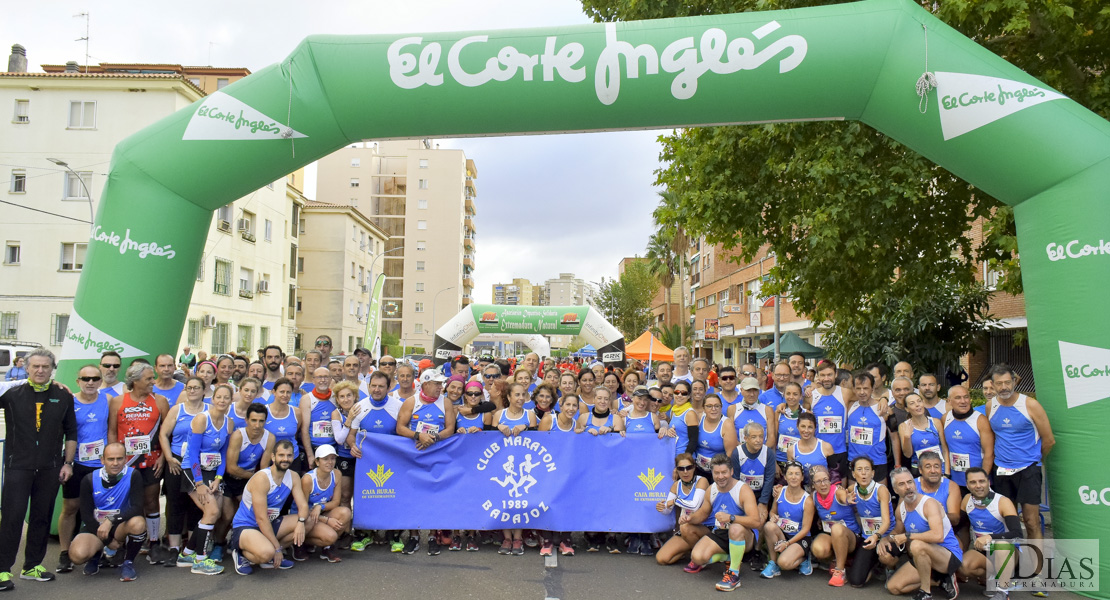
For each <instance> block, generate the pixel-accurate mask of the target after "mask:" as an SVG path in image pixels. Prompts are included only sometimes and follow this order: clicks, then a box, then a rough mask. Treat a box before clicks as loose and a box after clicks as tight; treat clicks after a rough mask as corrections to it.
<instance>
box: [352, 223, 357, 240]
mask: <svg viewBox="0 0 1110 600" xmlns="http://www.w3.org/2000/svg"><path fill="white" fill-rule="evenodd" d="M357 239H358V225H351V241H352V242H353V241H355V240H357Z"/></svg>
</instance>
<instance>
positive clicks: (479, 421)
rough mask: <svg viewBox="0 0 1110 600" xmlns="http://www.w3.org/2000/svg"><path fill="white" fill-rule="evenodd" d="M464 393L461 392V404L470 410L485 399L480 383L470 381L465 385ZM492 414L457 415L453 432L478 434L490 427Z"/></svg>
mask: <svg viewBox="0 0 1110 600" xmlns="http://www.w3.org/2000/svg"><path fill="white" fill-rule="evenodd" d="M465 389H466V391H464V392H463V404H464V405H466V406H469V407H470V408H475V407H477V406H478V405H479V404H481V403H482V400H484V399H485V396H486V394H485V391H484V389H483V387H482V383H481V382H479V381H471V382H469V383H467V384H466V388H465ZM492 418H493V413H491V412H487V413H474V414H472V415H471V416H469V417H464V416H463V415H462V413H459V414H458V416H457V417H456V420H455V431H456V432H458V433H478V432H480V431H484V430H486V429H488V428H489V427H490V423H491V419H492Z"/></svg>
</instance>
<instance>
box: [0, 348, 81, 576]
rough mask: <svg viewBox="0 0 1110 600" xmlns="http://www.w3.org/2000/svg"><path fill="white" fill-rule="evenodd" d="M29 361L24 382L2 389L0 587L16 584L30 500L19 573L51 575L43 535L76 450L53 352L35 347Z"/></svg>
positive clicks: (69, 399)
mask: <svg viewBox="0 0 1110 600" xmlns="http://www.w3.org/2000/svg"><path fill="white" fill-rule="evenodd" d="M27 365H28V366H27V374H28V379H27V383H25V384H23V385H20V386H17V387H14V388H11V389H9V390H8V391H6V392H4V393H3V395H0V409H3V411H4V419H5V422H6V425H7V438H6V442H5V452H4V490H3V495H2V496H0V591H6V590H10V589H12V588H14V587H15V583H14V582H13V581H12V574H11V568H12V564H14V563H15V555H16V552H17V551H18V550H19V536H20V534H21V533H22V532H23V515H25V514H28V513H27V506H28V501H30V514H29V517H28V526H27V545H26V548H25V550H24V561H23V571H22V572H21V573H20V574H19V578H20V579H28V580H32V581H52V580H53V579H54V574H53V573H51V572H49V571H47V570H46V569H45V568H44V567H43V566H42V564H41V563H42V559H43V557H44V556H46V536H47V535H49V534H50V522H51V520H52V519H53V518H54V500H55V499H56V498H57V496H58V487H59V486H60V485H61V483H62V482H64V481H66V480H67V479H69V478H70V477H71V476H72V475H73V456H74V454H75V453H76V452H77V418H76V416H75V414H74V412H73V394H71V393H69V392H68V391H67V390H65V389H64V388H62V387H61V386H59V385H58V384H56V383H54V381H53V380H52V379H51V375H52V374H53V372H54V366H55V364H54V354H53V353H51V352H50V351H49V350H45V349H37V350H34V351H32V352H31V353H29V354H28V355H27ZM63 438H64V439H65V446H64V448H65V451H64V454H65V456H64V458H63V451H62V449H63V445H62V440H63Z"/></svg>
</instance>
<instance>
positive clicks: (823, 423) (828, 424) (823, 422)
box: [817, 417, 844, 434]
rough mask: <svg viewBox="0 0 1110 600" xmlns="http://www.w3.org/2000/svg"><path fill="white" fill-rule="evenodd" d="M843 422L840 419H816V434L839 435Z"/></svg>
mask: <svg viewBox="0 0 1110 600" xmlns="http://www.w3.org/2000/svg"><path fill="white" fill-rule="evenodd" d="M843 421H844V420H843V419H842V418H841V417H817V433H826V434H828V433H840V432H842V431H844V430H843V429H842V423H843Z"/></svg>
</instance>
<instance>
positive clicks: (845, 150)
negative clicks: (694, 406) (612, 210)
mask: <svg viewBox="0 0 1110 600" xmlns="http://www.w3.org/2000/svg"><path fill="white" fill-rule="evenodd" d="M834 3H836V2H829V1H827V0H683V1H678V0H583V7H584V11H585V13H586V14H587V15H588V16H590V17H592V18H593V19H595V20H597V21H613V20H618V19H619V20H639V19H655V18H666V17H681V16H694V15H704V14H714V13H725V12H745V11H755V10H775V9H791V8H801V7H806V6H815V5H825V4H834ZM927 6H928V7H930V8H931V9H933V11H934V13H935V14H936V15H937V16H938V17H939V18H940V19H941V20H943V21H945V22H946V23H948V24H949V25H951V26H953V27H954V28H956V29H958V30H959V31H961V32H962V33H963V34H964V35H967V36H968V37H970V38H972V39H973V40H975V41H976V42H978V43H980V44H981V45H983V46H985V47H986V48H988V49H989V50H991V51H993V52H995V53H996V54H998V55H999V56H1001V57H1003V58H1004V59H1006V60H1008V61H1010V62H1011V63H1014V64H1015V65H1017V66H1018V67H1020V68H1022V69H1024V70H1026V71H1027V72H1029V73H1030V74H1032V75H1034V76H1035V77H1037V78H1039V79H1040V80H1042V81H1044V82H1045V83H1047V84H1048V85H1049V86H1051V87H1054V88H1056V89H1058V90H1059V91H1061V92H1062V93H1064V94H1066V95H1068V96H1070V97H1071V98H1073V99H1075V100H1076V101H1078V102H1079V103H1080V104H1083V105H1084V106H1087V107H1088V108H1090V109H1091V110H1093V111H1095V112H1096V113H1098V114H1100V115H1102V116H1103V117H1110V77H1106V76H1105V73H1106V72H1108V70H1110V69H1108V67H1110V10H1108V9H1106V8H1105V5H1104V4H1103V3H1102V2H1096V1H1093V0H997V1H992V2H982V1H981V0H941V1H939V2H935V3H934V2H929V3H928V4H927ZM660 141H661V143H662V145H663V151H662V153H661V156H660V159H661V162H662V163H663V166H662V168H660V169H659V170H658V171H657V172H656V175H657V180H656V183H658V184H660V185H662V186H663V187H665V188H666V189H667V194H668V196H665V197H664V198H663V199H662V201H661V203H660V206H659V208H658V209H657V210H656V211H655V217H656V221H657V224H660V225H662V226H671V227H677V228H683V229H684V231H685V232H687V233H689V234H690V235H695V234H698V235H700V234H704V235H705V236H706V238H707V240H708V241H709V242H711V243H723V244H724V245H725V246H726V247H732V246H735V245H737V244H739V245H740V250H741V253H742V254H743V258H744V259H746V260H750V259H751V258H752V257H753V256H754V255H755V254H756V252H757V251H758V250H759V249H760V248H761V247H763V246H765V245H767V246H769V247H770V250H771V251H773V252H774V253H775V254H776V255H777V257H778V260H777V262H778V265H777V266H776V267H775V268H773V269H772V270H771V280H770V281H768V282H766V283H765V284H764V286H763V293H765V294H774V293H782V294H787V295H789V296H790V297H792V299H793V303H794V307H795V309H797V310H798V311H799V312H800V313H803V314H805V315H807V316H809V317H810V318H811V319H813V320H814V321H817V322H820V321H824V320H829V319H832V320H833V323H834V325H833V330H832V331H831V332H830V338H831V339H832V340H834V342H835V343H834V344H833V345H834V346H835V350H834V354H835V355H837V356H838V357H840V358H842V359H849V357H852V356H857V357H858V356H864V353H865V352H866V353H870V354H868V355H866V360H873V359H875V358H877V357H880V356H883V357H893V356H899V357H903V356H909V357H911V359H912V361H913V362H915V363H917V365H918V366H930V365H935V364H941V365H943V364H951V361H952V357H954V356H958V355H959V354H962V353H964V352H966V351H968V350H972V349H973V348H974V345H973V342H974V338H975V336H976V334H978V333H979V332H981V331H982V330H983V329H984V327H986V326H987V325H988V324H989V323H988V321H987V318H986V317H987V315H986V314H985V312H986V309H985V307H986V304H985V299H986V295H985V293H984V291H983V290H982V288H981V286H980V285H978V284H977V283H976V281H975V273H976V272H977V271H978V270H979V269H980V261H984V260H985V261H987V262H988V264H989V265H990V266H991V268H992V269H996V270H1000V271H1002V272H1003V274H1004V276H1003V278H1002V279H1001V280H1000V282H999V288H1000V289H1001V290H1003V291H1007V292H1010V293H1015V294H1016V293H1020V292H1021V289H1022V287H1021V275H1020V262H1019V259H1018V254H1017V242H1016V235H1015V229H1014V222H1013V211H1012V210H1011V209H1010V208H1009V207H1006V206H1003V205H1001V204H1000V203H999V202H997V201H996V200H995V199H993V198H991V197H989V196H987V195H985V194H983V193H982V192H981V191H979V190H975V189H974V188H972V187H971V186H970V185H968V184H967V183H966V182H964V181H962V180H960V179H959V178H958V177H956V176H954V175H952V174H951V173H949V172H948V171H947V170H945V169H943V168H940V167H938V166H937V165H935V164H933V163H931V162H930V161H928V160H926V159H924V158H923V157H921V156H919V155H918V154H917V153H916V152H914V151H912V150H910V149H908V148H906V147H904V146H902V145H901V144H899V143H897V142H895V141H894V140H892V139H889V138H887V137H885V136H883V135H882V134H879V133H878V132H876V131H874V130H872V129H870V128H869V127H867V126H866V125H863V124H860V123H832V122H822V123H786V124H769V125H751V126H729V127H706V128H692V129H683V130H676V131H675V132H674V133H672V134H671V135H665V136H662V137H661V138H660ZM980 218H982V219H984V223H985V224H984V234H985V239H984V241H983V243H982V244H975V243H973V241H972V240H971V239H970V238H969V237H968V234H967V232H969V231H971V230H972V229H973V224H974V223H975V222H976V221H977V220H978V219H980ZM649 247H650V246H649ZM944 303H948V304H947V305H946V304H944Z"/></svg>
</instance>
